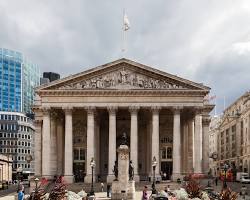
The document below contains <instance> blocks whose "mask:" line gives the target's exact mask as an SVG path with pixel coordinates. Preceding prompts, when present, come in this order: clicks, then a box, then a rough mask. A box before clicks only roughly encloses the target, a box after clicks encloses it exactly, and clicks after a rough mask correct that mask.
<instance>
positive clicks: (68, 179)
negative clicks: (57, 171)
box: [63, 175, 75, 183]
mask: <svg viewBox="0 0 250 200" xmlns="http://www.w3.org/2000/svg"><path fill="white" fill-rule="evenodd" d="M63 178H64V180H65V181H66V183H74V182H75V178H74V176H73V175H64V176H63Z"/></svg>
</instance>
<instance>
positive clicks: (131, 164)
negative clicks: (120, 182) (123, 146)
mask: <svg viewBox="0 0 250 200" xmlns="http://www.w3.org/2000/svg"><path fill="white" fill-rule="evenodd" d="M128 172H129V180H130V181H132V180H134V165H133V163H132V160H130V162H129V171H128Z"/></svg>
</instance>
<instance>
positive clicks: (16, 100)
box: [0, 48, 40, 113]
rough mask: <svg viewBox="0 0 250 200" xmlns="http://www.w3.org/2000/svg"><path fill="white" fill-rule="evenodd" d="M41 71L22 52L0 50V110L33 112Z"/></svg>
mask: <svg viewBox="0 0 250 200" xmlns="http://www.w3.org/2000/svg"><path fill="white" fill-rule="evenodd" d="M39 80H40V70H39V68H38V66H37V65H35V64H33V63H31V62H29V61H28V60H27V59H26V58H25V57H24V56H23V55H22V54H21V53H20V52H16V51H12V50H9V49H4V48H0V110H1V111H15V112H24V113H30V112H31V105H32V103H33V100H34V88H35V87H36V86H38V85H39Z"/></svg>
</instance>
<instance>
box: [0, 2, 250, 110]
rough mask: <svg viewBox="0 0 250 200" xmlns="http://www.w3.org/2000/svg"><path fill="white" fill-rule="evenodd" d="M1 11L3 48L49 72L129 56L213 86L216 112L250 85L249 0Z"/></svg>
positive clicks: (46, 5) (23, 5) (38, 5)
mask: <svg viewBox="0 0 250 200" xmlns="http://www.w3.org/2000/svg"><path fill="white" fill-rule="evenodd" d="M124 10H125V12H126V15H127V16H128V19H129V22H130V29H129V30H128V31H127V32H126V36H125V38H126V42H125V44H126V45H125V46H126V51H125V53H122V52H121V48H122V24H123V11H124ZM0 13H1V14H0V47H3V48H8V49H12V50H16V51H20V52H22V53H23V54H24V55H25V56H26V57H27V58H28V59H29V60H31V61H32V62H33V63H36V64H38V66H39V67H40V69H41V71H42V72H43V71H54V72H58V73H60V74H61V76H62V77H65V76H68V75H70V74H74V73H78V72H81V71H84V70H86V69H90V68H92V67H95V66H98V65H102V64H105V63H108V62H111V61H114V60H116V59H119V58H121V57H126V58H128V59H132V60H134V61H137V62H140V63H142V64H146V65H149V66H152V67H155V68H157V69H159V70H163V71H165V72H168V73H171V74H175V75H178V76H180V77H182V78H186V79H189V80H192V81H195V82H198V83H203V84H205V85H206V86H209V87H210V88H211V96H213V95H216V99H214V100H213V101H212V102H211V103H216V105H217V109H216V111H217V113H216V114H220V113H221V112H223V109H224V102H225V106H226V107H227V106H228V105H230V104H231V103H233V102H234V101H235V100H236V99H237V98H239V97H240V96H241V95H243V94H244V93H245V92H246V91H249V90H250V1H249V0H237V1H235V0H220V1H218V0H157V1H155V0H137V1H134V0H126V1H125V0H105V1H103V0H0ZM224 100H225V101H224ZM212 114H215V111H213V112H212Z"/></svg>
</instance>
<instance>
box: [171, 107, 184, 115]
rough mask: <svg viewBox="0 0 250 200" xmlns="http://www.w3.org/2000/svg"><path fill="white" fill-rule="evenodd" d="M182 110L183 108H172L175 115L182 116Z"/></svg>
mask: <svg viewBox="0 0 250 200" xmlns="http://www.w3.org/2000/svg"><path fill="white" fill-rule="evenodd" d="M182 109H183V106H173V107H172V108H171V110H172V112H173V113H174V114H180V112H181V110H182Z"/></svg>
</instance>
